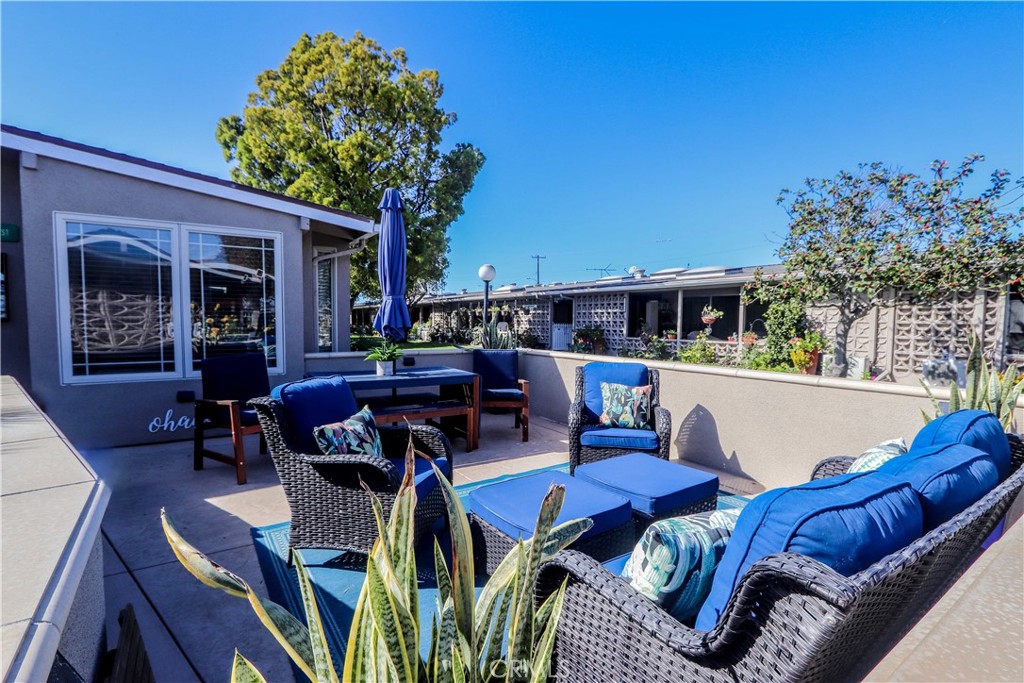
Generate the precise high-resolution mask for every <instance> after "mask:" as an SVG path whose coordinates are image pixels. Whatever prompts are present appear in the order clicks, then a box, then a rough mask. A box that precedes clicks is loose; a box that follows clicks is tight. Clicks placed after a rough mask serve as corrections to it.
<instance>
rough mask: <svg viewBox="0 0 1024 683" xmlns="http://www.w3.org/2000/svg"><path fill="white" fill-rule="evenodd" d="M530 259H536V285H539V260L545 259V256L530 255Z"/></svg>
mask: <svg viewBox="0 0 1024 683" xmlns="http://www.w3.org/2000/svg"><path fill="white" fill-rule="evenodd" d="M530 258H532V259H537V286H538V287H540V260H541V259H546V258H547V256H531V257H530Z"/></svg>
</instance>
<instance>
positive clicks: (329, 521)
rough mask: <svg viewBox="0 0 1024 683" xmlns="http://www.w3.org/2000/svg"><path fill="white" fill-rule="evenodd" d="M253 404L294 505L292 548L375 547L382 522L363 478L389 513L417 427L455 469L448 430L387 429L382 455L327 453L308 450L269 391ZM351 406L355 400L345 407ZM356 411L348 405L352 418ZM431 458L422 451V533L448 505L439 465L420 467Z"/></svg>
mask: <svg viewBox="0 0 1024 683" xmlns="http://www.w3.org/2000/svg"><path fill="white" fill-rule="evenodd" d="M248 405H249V406H251V407H253V408H255V409H256V412H257V414H258V415H259V420H260V424H261V425H262V426H263V434H264V435H265V437H266V440H267V446H268V447H269V449H270V455H271V458H272V459H273V462H274V467H275V468H276V469H277V474H278V477H279V478H280V479H281V485H282V487H283V488H284V493H285V496H286V497H287V499H288V506H289V507H290V508H291V530H290V535H289V541H288V546H289V550H294V549H297V548H326V549H332V550H342V551H350V552H354V553H359V554H366V553H368V552H369V550H370V548H371V547H372V546H373V543H374V541H376V540H377V524H376V521H375V518H374V514H373V508H372V506H371V504H370V497H369V496H368V495H367V493H366V491H365V490H363V488H362V484H365V485H366V486H367V487H368V488H369V489H370V490H372V491H373V492H374V493H375V494H376V495H377V497H378V498H379V499H380V501H381V504H382V505H383V507H384V511H385V514H387V513H388V511H390V510H391V507H392V506H393V505H394V501H395V497H396V495H397V493H398V488H399V486H400V485H401V482H402V476H403V470H404V463H403V462H402V458H403V457H404V456H405V451H406V448H407V446H408V443H409V435H410V430H411V433H412V438H413V443H414V444H415V446H416V448H417V449H418V450H419V451H421V452H423V453H426V454H427V455H429V456H430V457H431V458H432V459H433V460H435V461H436V462H438V463H439V464H440V465H444V466H446V467H447V468H449V469H448V471H449V472H451V471H452V469H453V468H454V461H453V454H452V448H451V444H450V443H449V441H448V437H446V436H445V435H444V434H443V433H442V432H441V431H440V430H439V429H436V428H434V427H430V426H426V425H412V426H410V427H382V428H380V430H379V432H380V437H381V444H382V446H383V450H384V454H385V457H383V458H378V457H374V456H368V455H361V454H358V455H357V454H348V455H322V454H320V453H316V454H314V453H308V452H303V450H309V449H308V448H307V449H303V448H301V447H300V446H299V444H300V443H302V440H301V439H299V438H298V436H297V434H296V433H295V432H296V431H297V430H296V429H295V425H293V424H291V423H290V421H289V419H288V415H287V411H286V410H285V407H284V405H283V404H282V402H281V401H280V400H277V399H276V398H274V397H272V396H266V397H262V398H256V399H252V400H251V401H249V403H248ZM352 405H354V399H353V404H352ZM351 410H352V408H351V406H348V407H345V408H343V409H342V412H343V413H346V412H347V411H351ZM351 414H352V413H351V412H347V414H346V415H345V417H347V416H348V415H351ZM337 419H343V418H341V417H339V418H337ZM442 459H444V460H442ZM445 460H446V461H447V462H446V463H445ZM424 465H426V461H425V460H424V459H422V458H417V475H416V480H417V486H416V488H417V493H418V494H419V501H418V503H417V505H416V528H415V534H416V536H417V537H418V536H419V535H420V534H422V533H423V532H425V531H426V530H427V529H428V528H429V527H430V526H431V525H432V524H433V523H434V522H436V521H437V520H438V519H439V518H441V517H443V516H444V512H445V505H444V494H443V493H442V491H441V487H440V486H437V485H436V481H434V482H431V481H429V478H431V477H433V476H434V475H433V473H432V472H427V471H426V469H424V470H423V473H421V471H420V470H421V467H422V466H424ZM444 469H445V467H442V470H444ZM290 559H291V557H290V553H289V561H290Z"/></svg>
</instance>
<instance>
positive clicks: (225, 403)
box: [195, 398, 240, 407]
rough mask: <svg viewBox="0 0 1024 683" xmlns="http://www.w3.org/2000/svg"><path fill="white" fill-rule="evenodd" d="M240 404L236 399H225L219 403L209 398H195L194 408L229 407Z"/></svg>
mask: <svg viewBox="0 0 1024 683" xmlns="http://www.w3.org/2000/svg"><path fill="white" fill-rule="evenodd" d="M236 403H240V401H238V400H237V399H233V398H226V399H221V400H219V401H215V400H213V399H211V398H197V399H196V401H195V404H196V407H199V406H201V405H202V406H231V405H233V404H236Z"/></svg>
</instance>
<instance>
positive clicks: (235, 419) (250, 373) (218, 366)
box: [192, 352, 270, 484]
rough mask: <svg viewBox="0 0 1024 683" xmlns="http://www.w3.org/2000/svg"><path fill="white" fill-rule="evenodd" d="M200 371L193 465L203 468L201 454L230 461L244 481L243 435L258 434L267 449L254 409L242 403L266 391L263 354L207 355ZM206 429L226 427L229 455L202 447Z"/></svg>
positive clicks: (267, 380)
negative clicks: (230, 452)
mask: <svg viewBox="0 0 1024 683" xmlns="http://www.w3.org/2000/svg"><path fill="white" fill-rule="evenodd" d="M200 372H201V373H202V376H203V398H201V399H199V400H198V401H196V404H195V407H196V414H195V418H196V425H195V433H194V441H193V456H192V457H193V467H194V468H195V469H197V470H201V469H203V458H210V459H211V460H216V461H217V462H223V463H226V464H228V465H234V467H235V475H236V477H237V478H238V483H239V484H244V483H245V481H246V473H245V442H244V438H245V436H246V435H248V434H259V435H260V452H261V453H266V452H267V444H266V440H265V439H264V438H263V428H262V427H260V422H259V418H258V417H257V416H256V411H255V410H254V409H253V408H249V407H247V406H246V405H245V402H246V401H248V400H249V399H252V398H256V397H257V396H266V395H267V394H269V393H270V380H269V378H268V377H267V358H266V356H264V355H263V353H262V352H260V353H242V354H238V355H232V356H221V357H218V358H207V359H205V360H204V361H203V362H202V365H201V366H200ZM210 429H227V430H230V432H231V442H232V445H233V451H234V452H233V454H232V455H225V454H223V453H217V452H216V451H211V450H209V449H208V448H205V447H204V443H203V442H204V440H205V436H206V431H207V430H210Z"/></svg>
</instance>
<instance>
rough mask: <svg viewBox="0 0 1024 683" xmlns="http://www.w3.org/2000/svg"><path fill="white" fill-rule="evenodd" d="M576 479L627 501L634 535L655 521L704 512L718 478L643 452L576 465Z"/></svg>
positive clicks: (709, 506)
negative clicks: (631, 511) (631, 508)
mask: <svg viewBox="0 0 1024 683" xmlns="http://www.w3.org/2000/svg"><path fill="white" fill-rule="evenodd" d="M576 478H577V479H582V480H583V481H586V482H588V483H590V484H594V485H595V486H600V487H601V488H604V489H606V490H607V491H609V492H611V493H617V494H619V495H620V496H625V497H626V498H628V499H629V502H630V504H631V505H632V506H633V516H634V518H635V519H636V527H637V534H643V532H644V531H645V530H646V529H647V527H648V526H650V524H651V522H653V521H655V520H657V519H665V518H667V517H679V516H682V515H689V514H693V513H695V512H707V511H709V510H714V509H715V506H716V504H717V502H718V477H716V476H715V475H713V474H708V473H707V472H702V471H700V470H697V469H694V468H692V467H686V466H684V465H678V464H675V463H671V462H668V461H667V460H662V459H661V458H658V457H655V456H653V455H648V454H647V453H629V454H628V455H620V456H618V457H615V458H608V459H607V460H601V461H598V462H592V463H589V464H587V465H580V466H579V467H577V468H576Z"/></svg>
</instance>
